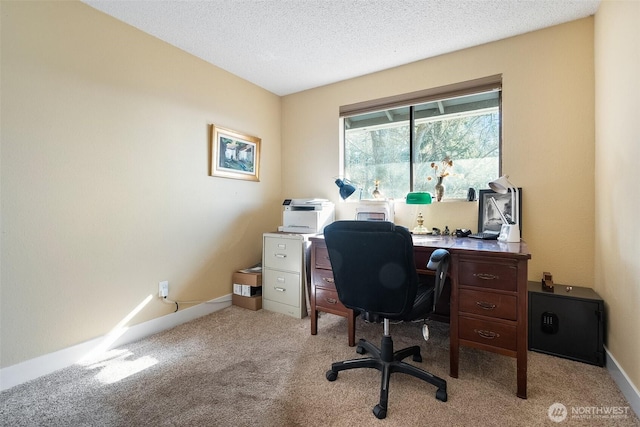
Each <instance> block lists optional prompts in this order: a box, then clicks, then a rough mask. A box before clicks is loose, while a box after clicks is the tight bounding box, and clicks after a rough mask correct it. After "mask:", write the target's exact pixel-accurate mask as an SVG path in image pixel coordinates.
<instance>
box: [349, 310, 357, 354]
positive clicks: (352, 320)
mask: <svg viewBox="0 0 640 427" xmlns="http://www.w3.org/2000/svg"><path fill="white" fill-rule="evenodd" d="M347 335H348V339H349V347H353V346H355V345H356V316H355V315H354V314H353V310H349V312H348V314H347Z"/></svg>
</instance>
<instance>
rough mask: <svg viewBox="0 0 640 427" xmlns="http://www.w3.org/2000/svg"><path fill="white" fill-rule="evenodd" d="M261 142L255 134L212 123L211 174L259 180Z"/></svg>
mask: <svg viewBox="0 0 640 427" xmlns="http://www.w3.org/2000/svg"><path fill="white" fill-rule="evenodd" d="M260 142H261V139H260V138H257V137H255V136H249V135H244V134H242V133H239V132H236V131H233V130H229V129H225V128H221V127H218V126H216V125H211V150H210V151H211V158H210V160H209V168H210V172H209V174H210V175H211V176H219V177H223V178H233V179H244V180H247V181H259V180H260V179H259V176H260V175H259V172H260Z"/></svg>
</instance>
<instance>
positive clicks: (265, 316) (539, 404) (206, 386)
mask: <svg viewBox="0 0 640 427" xmlns="http://www.w3.org/2000/svg"><path fill="white" fill-rule="evenodd" d="M420 326H421V325H420V324H411V323H409V324H398V325H392V326H391V333H392V336H393V338H394V344H395V347H396V349H399V348H403V347H406V346H410V345H415V344H419V345H420V346H421V347H422V356H423V362H422V363H420V364H418V363H416V365H418V366H420V367H422V368H424V369H427V370H429V371H430V372H432V373H433V374H435V375H438V376H440V377H442V378H444V379H445V380H446V381H447V383H448V384H447V385H448V395H449V400H448V402H446V403H443V402H440V401H438V400H436V398H435V392H436V388H435V387H434V386H431V385H430V384H426V383H423V382H421V381H419V380H417V379H415V378H412V377H409V376H407V375H403V374H394V375H393V376H392V379H391V384H390V389H389V390H390V391H389V410H388V414H387V418H386V419H384V420H377V419H376V418H375V417H374V415H373V414H372V408H373V406H374V405H375V404H376V403H377V402H378V398H379V387H380V375H379V372H378V371H376V370H374V369H364V370H363V369H358V370H352V371H345V372H341V373H340V375H339V377H338V379H337V380H336V381H335V382H329V381H327V380H326V378H325V372H326V371H327V370H328V369H329V367H330V366H331V363H332V362H333V361H339V360H344V359H349V358H355V357H361V356H360V355H358V354H357V353H356V352H355V347H349V346H348V345H347V337H346V330H347V327H346V321H345V319H343V318H341V317H337V316H333V315H329V314H323V315H322V316H321V317H320V320H319V327H318V335H316V336H312V335H310V328H309V318H308V317H307V318H305V319H294V318H291V317H288V316H284V315H281V314H277V313H272V312H267V311H264V310H260V311H257V312H254V311H249V310H245V309H242V308H239V307H235V306H232V307H229V308H226V309H224V310H221V311H219V312H216V313H214V314H211V315H208V316H205V317H202V318H200V319H196V320H194V321H192V322H189V323H186V324H184V325H181V326H178V327H176V328H173V329H171V330H169V331H165V332H163V333H160V334H157V335H154V336H152V337H149V338H146V339H144V340H141V341H139V342H136V343H132V344H130V345H127V346H124V347H122V348H119V349H116V350H112V351H110V352H109V353H107V354H105V355H103V356H102V357H101V358H100V360H95V361H93V362H91V363H85V364H82V365H74V366H72V367H69V368H66V369H63V370H60V371H58V372H55V373H53V374H51V375H48V376H45V377H42V378H39V379H37V380H34V381H31V382H29V383H27V384H23V385H20V386H17V387H14V388H12V389H10V390H7V391H4V392H2V393H1V394H0V425H2V426H267V427H271V426H273V427H275V426H278V427H281V426H354V425H355V426H369V425H387V426H404V427H408V426H427V425H434V426H436V425H443V426H543V425H570V426H574V425H581V426H609V425H612V426H613V425H615V426H638V425H640V422H639V421H638V418H637V417H636V415H635V414H634V413H633V411H632V410H631V408H630V407H629V405H628V403H627V402H626V401H625V399H624V397H623V396H622V394H621V393H620V391H619V390H618V389H617V387H616V385H615V384H614V382H613V380H612V379H611V378H610V376H609V374H608V372H607V370H606V369H605V368H600V367H597V366H592V365H588V364H583V363H579V362H573V361H570V360H566V359H561V358H557V357H553V356H548V355H543V354H539V353H535V352H529V376H528V378H529V385H528V396H529V398H528V399H527V400H523V399H519V398H518V397H516V394H515V391H516V390H515V389H516V370H515V359H511V358H508V357H504V356H500V355H496V354H492V353H486V352H481V351H477V350H473V349H467V348H462V349H461V354H460V357H461V358H460V372H459V373H460V376H459V378H458V379H454V378H450V377H449V375H448V370H449V349H448V343H449V338H448V331H449V330H448V325H444V324H440V323H433V324H432V327H431V335H432V338H431V339H430V340H429V341H428V342H424V340H422V336H421V333H420ZM381 333H382V326H381V325H378V324H367V323H364V322H362V321H361V320H360V319H358V323H357V326H356V337H357V338H366V339H368V340H371V341H372V342H374V343H375V344H376V345H377V344H379V342H380V336H381ZM407 360H408V361H409V362H410V363H414V362H411V358H409V359H407ZM556 402H557V403H562V404H563V405H565V407H566V408H567V410H568V416H567V418H566V420H565V421H563V422H562V423H555V422H553V421H551V419H550V418H549V416H548V410H549V407H550V405H552V404H554V403H556ZM582 408H601V409H599V411H603V410H606V408H621V410H623V411H624V412H625V414H624V416H621V417H616V418H604V417H603V416H602V415H597V416H591V417H590V418H589V417H584V415H585V414H584V411H585V409H582ZM625 408H626V410H625ZM575 410H577V411H581V412H582V415H583V417H582V418H577V416H576V415H575V414H572V411H575ZM591 411H592V410H591Z"/></svg>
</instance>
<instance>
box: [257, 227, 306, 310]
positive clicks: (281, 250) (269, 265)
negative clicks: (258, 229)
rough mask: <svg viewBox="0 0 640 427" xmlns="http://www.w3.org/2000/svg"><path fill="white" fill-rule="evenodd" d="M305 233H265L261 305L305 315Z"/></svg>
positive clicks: (269, 308) (270, 308) (264, 307)
mask: <svg viewBox="0 0 640 427" xmlns="http://www.w3.org/2000/svg"><path fill="white" fill-rule="evenodd" d="M307 247H308V242H307V239H306V238H305V236H304V235H300V234H289V233H265V234H264V235H263V245H262V308H263V309H264V310H269V311H275V312H278V313H282V314H287V315H289V316H293V317H296V318H298V319H302V318H303V317H305V316H306V315H307V302H306V301H307V297H306V276H307V274H306V265H305V253H306V251H307Z"/></svg>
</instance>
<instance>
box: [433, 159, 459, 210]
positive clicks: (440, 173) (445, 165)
mask: <svg viewBox="0 0 640 427" xmlns="http://www.w3.org/2000/svg"><path fill="white" fill-rule="evenodd" d="M451 168H453V160H451V159H450V158H449V156H447V157H445V158H444V159H443V160H442V161H441V162H440V163H436V162H431V169H433V173H434V175H435V179H436V185H435V193H436V200H437V201H438V202H440V201H442V198H443V197H444V190H445V187H444V184H443V181H444V178H445V177H446V176H449V175H451ZM431 179H432V177H428V178H427V180H428V181H430V180H431Z"/></svg>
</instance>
